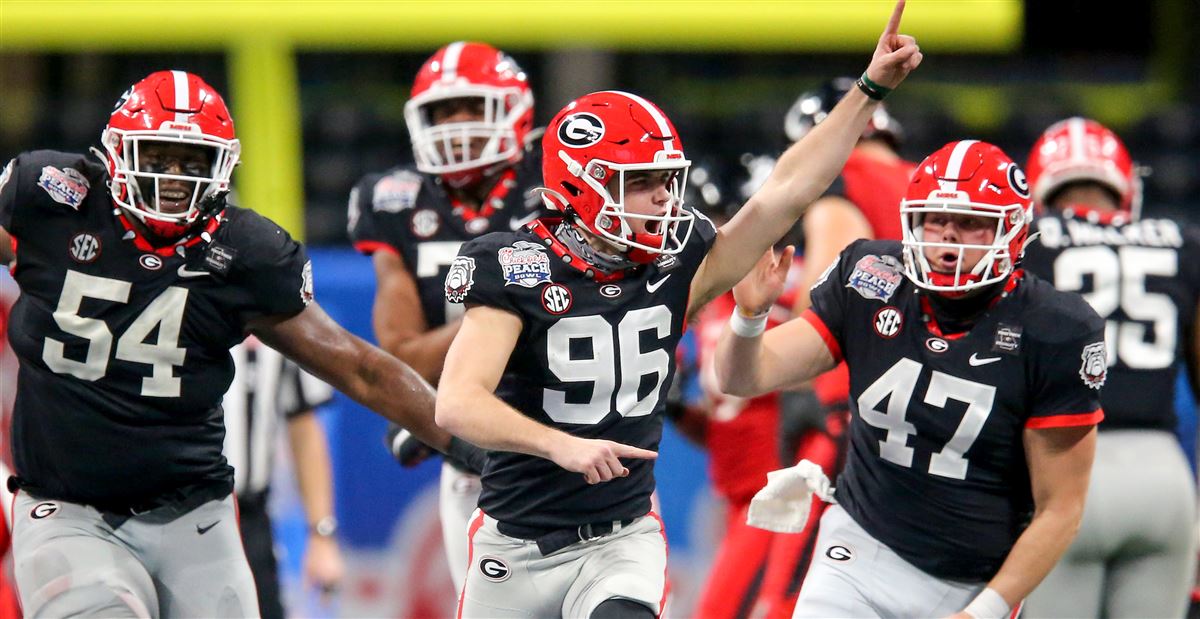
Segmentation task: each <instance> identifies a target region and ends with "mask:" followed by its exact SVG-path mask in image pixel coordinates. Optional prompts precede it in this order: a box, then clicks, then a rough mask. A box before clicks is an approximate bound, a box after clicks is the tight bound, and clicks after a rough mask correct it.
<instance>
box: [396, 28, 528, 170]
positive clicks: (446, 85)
mask: <svg viewBox="0 0 1200 619" xmlns="http://www.w3.org/2000/svg"><path fill="white" fill-rule="evenodd" d="M471 98H476V99H481V100H482V103H483V106H482V107H483V118H482V119H479V120H470V121H455V122H444V123H441V124H434V122H433V116H432V114H431V111H432V109H433V108H434V107H435V106H436V105H437V104H440V103H443V102H445V101H447V100H450V99H471ZM404 120H405V123H406V124H407V125H408V133H409V135H410V137H411V138H412V146H413V155H414V156H415V157H416V160H417V169H418V170H420V171H422V172H425V173H427V174H437V175H439V176H441V177H442V178H444V179H445V180H446V182H447V183H450V185H451V186H454V187H462V186H465V185H471V184H474V183H477V182H479V181H480V180H481V179H482V178H483V177H484V176H485V175H487V174H489V173H492V172H494V171H495V170H496V169H497V168H502V167H505V166H510V165H512V164H514V163H516V162H517V161H519V160H520V159H521V155H522V153H523V151H524V147H525V137H526V136H527V135H528V134H529V131H530V129H532V128H533V91H532V90H530V89H529V81H528V79H527V78H526V77H525V72H524V71H522V70H521V67H519V66H517V63H516V62H514V61H513V59H512V58H510V57H508V56H507V55H505V54H504V53H503V52H501V51H499V50H497V49H496V48H494V47H492V46H490V45H486V44H484V43H467V42H463V41H458V42H456V43H451V44H449V45H447V46H445V47H443V48H441V49H439V50H438V51H437V52H436V53H434V55H433V56H431V57H430V58H429V60H426V61H425V64H424V65H422V66H421V70H420V71H418V72H417V79H416V80H415V81H414V82H413V89H412V98H411V99H409V100H408V103H406V104H405V105H404ZM472 140H476V141H480V142H482V143H483V145H482V148H481V149H480V150H479V152H478V153H473V152H472V148H471V143H472Z"/></svg>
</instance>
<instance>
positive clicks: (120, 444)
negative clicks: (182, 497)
mask: <svg viewBox="0 0 1200 619" xmlns="http://www.w3.org/2000/svg"><path fill="white" fill-rule="evenodd" d="M9 165H10V167H9V168H8V172H7V178H6V180H5V182H4V183H3V185H2V186H0V226H2V227H4V228H5V229H6V230H7V231H8V232H9V233H11V235H12V236H13V237H14V238H15V239H16V241H17V243H16V245H17V252H16V262H15V264H14V265H13V266H12V267H11V268H12V269H13V277H14V278H15V279H16V281H17V283H18V285H19V286H20V288H21V296H20V297H19V299H18V300H17V302H16V304H15V305H14V306H13V308H12V314H11V320H10V322H9V330H8V336H9V340H10V342H11V343H12V348H13V350H14V351H15V352H16V355H17V357H18V359H19V360H20V370H19V373H18V379H17V397H16V404H15V410H14V416H13V423H12V441H13V450H14V455H15V459H16V470H17V474H18V475H19V476H20V478H21V479H22V481H23V483H24V484H25V485H26V487H28V488H29V489H30V491H31V492H33V493H35V494H38V495H39V496H45V497H48V498H60V499H65V500H70V501H75V502H80V503H90V504H97V505H110V504H122V503H137V502H142V501H146V500H150V499H151V498H153V497H156V496H160V495H162V494H164V493H167V492H174V491H177V490H181V489H183V488H194V487H205V488H209V489H212V488H223V489H225V492H228V490H230V489H232V470H231V469H230V467H229V466H228V465H227V464H226V462H225V458H224V457H223V456H222V455H221V446H222V441H223V438H224V427H223V422H222V414H221V408H220V401H221V396H222V395H223V394H224V393H225V390H226V389H227V388H228V387H229V383H230V380H231V379H232V377H233V371H234V368H233V361H232V360H231V358H230V356H229V349H230V347H232V346H233V345H235V344H237V343H238V342H240V341H242V339H243V338H244V337H245V334H246V323H247V321H248V320H250V319H251V318H254V317H256V316H263V315H279V316H290V315H294V314H297V313H299V312H300V311H301V310H302V309H304V307H305V305H306V304H307V303H308V301H309V300H311V298H312V272H311V266H310V265H309V262H308V259H307V257H306V256H305V252H304V249H303V248H302V247H301V246H300V245H299V244H298V243H296V242H295V241H293V240H292V239H291V237H289V236H288V234H287V233H286V232H284V231H283V230H282V229H281V228H279V227H278V226H276V225H275V224H274V223H272V222H271V221H270V220H267V219H265V218H263V217H262V216H260V215H258V214H256V213H254V212H252V211H248V210H244V209H241V208H237V207H233V206H230V207H227V209H226V211H225V213H224V215H223V217H222V221H221V222H220V224H219V225H216V226H214V227H210V230H211V241H204V240H201V241H199V242H196V243H191V244H187V245H186V246H180V245H177V246H175V247H171V248H165V249H163V248H159V249H157V250H156V249H155V248H153V247H152V246H150V245H149V244H148V243H147V242H146V241H145V239H144V238H143V237H141V236H138V235H137V234H135V233H134V232H133V231H132V230H131V229H130V228H129V227H128V224H127V223H126V222H125V221H123V220H122V219H121V218H120V217H118V215H117V214H116V213H115V212H114V206H113V202H112V200H111V198H110V196H109V194H108V190H107V184H106V183H107V177H106V175H105V171H104V168H103V166H101V165H100V164H99V163H97V162H96V161H94V160H89V159H88V158H87V157H85V156H83V155H73V154H65V153H58V152H51V151H37V152H32V153H26V154H22V155H21V156H19V157H18V158H16V159H15V160H13V162H12V163H11V164H9ZM210 223H211V222H210Z"/></svg>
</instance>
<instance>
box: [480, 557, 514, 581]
mask: <svg viewBox="0 0 1200 619" xmlns="http://www.w3.org/2000/svg"><path fill="white" fill-rule="evenodd" d="M479 573H480V574H483V577H484V578H486V579H488V580H490V581H492V582H504V581H506V580H508V577H509V576H512V570H511V569H509V568H508V564H506V563H505V562H504V561H501V560H500V559H497V558H496V557H483V558H482V559H480V560H479Z"/></svg>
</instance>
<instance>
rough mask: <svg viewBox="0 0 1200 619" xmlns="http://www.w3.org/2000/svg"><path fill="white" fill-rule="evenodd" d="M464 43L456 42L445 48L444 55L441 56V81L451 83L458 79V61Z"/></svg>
mask: <svg viewBox="0 0 1200 619" xmlns="http://www.w3.org/2000/svg"><path fill="white" fill-rule="evenodd" d="M464 46H466V42H465V41H456V42H454V43H451V44H449V45H447V46H446V54H445V55H444V56H442V81H443V82H453V81H454V80H457V79H458V59H459V57H461V56H462V50H463V47H464Z"/></svg>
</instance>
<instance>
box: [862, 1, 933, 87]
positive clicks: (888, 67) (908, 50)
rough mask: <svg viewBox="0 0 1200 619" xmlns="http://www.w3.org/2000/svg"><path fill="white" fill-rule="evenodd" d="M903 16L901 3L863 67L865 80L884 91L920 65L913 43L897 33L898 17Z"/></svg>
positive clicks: (914, 41) (919, 49) (897, 83)
mask: <svg viewBox="0 0 1200 619" xmlns="http://www.w3.org/2000/svg"><path fill="white" fill-rule="evenodd" d="M903 14H904V0H899V2H897V3H896V8H895V9H893V10H892V17H891V19H889V20H888V24H887V28H885V29H884V31H883V34H882V35H880V37H879V44H878V45H876V46H875V55H874V56H872V57H871V64H870V65H869V66H867V77H869V78H871V80H872V81H874V82H875V83H876V84H879V85H880V86H883V87H886V88H895V87H897V86H899V85H900V82H903V81H904V78H906V77H908V74H909V73H911V72H912V71H913V69H916V68H917V65H919V64H921V48H920V47H919V46H918V45H917V40H916V39H914V38H912V37H910V36H908V35H906V34H900V16H901V15H903Z"/></svg>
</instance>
